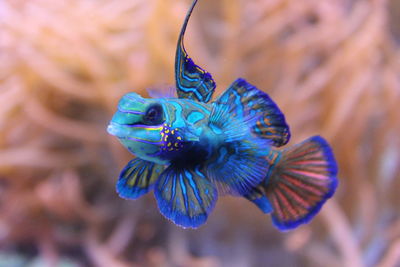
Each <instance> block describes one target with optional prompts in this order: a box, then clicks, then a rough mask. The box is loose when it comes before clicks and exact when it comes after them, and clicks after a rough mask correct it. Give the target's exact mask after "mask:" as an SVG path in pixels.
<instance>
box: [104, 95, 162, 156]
mask: <svg viewBox="0 0 400 267" xmlns="http://www.w3.org/2000/svg"><path fill="white" fill-rule="evenodd" d="M165 118H166V116H165V111H164V105H163V104H162V101H160V100H159V99H147V98H143V97H141V96H140V95H138V94H136V93H128V94H126V95H124V96H123V97H122V98H121V100H120V101H119V104H118V110H117V112H116V113H115V114H114V116H113V117H112V119H111V121H110V124H109V125H108V127H107V131H108V133H109V134H111V135H113V136H116V137H117V138H118V139H119V141H120V142H121V143H122V144H123V145H124V146H125V147H126V148H127V149H128V150H129V151H130V152H131V153H133V154H134V155H136V156H137V157H139V158H141V159H144V160H148V161H151V162H155V163H165V162H161V161H162V160H161V159H159V157H157V156H156V155H157V153H158V152H159V151H160V149H161V147H162V146H163V145H164V144H163V139H162V132H163V125H164V122H165V120H166V119H165Z"/></svg>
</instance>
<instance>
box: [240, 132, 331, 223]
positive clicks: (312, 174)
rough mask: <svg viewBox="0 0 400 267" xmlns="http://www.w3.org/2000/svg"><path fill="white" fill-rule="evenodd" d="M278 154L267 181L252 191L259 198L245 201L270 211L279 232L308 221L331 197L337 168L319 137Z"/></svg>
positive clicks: (329, 150)
mask: <svg viewBox="0 0 400 267" xmlns="http://www.w3.org/2000/svg"><path fill="white" fill-rule="evenodd" d="M279 153H280V155H279V156H278V158H276V161H275V162H276V163H275V166H274V164H273V165H271V169H270V174H269V175H267V179H268V180H267V179H266V180H265V182H263V183H262V184H261V185H259V186H258V187H257V190H255V191H256V192H257V193H258V196H256V197H255V196H253V197H251V196H247V198H249V199H250V200H251V201H253V202H254V203H255V204H256V205H258V206H259V207H260V208H261V209H262V210H263V211H264V212H271V216H272V222H273V224H274V225H275V226H276V227H277V228H278V229H280V230H290V229H293V228H296V227H297V226H299V225H300V224H304V223H307V222H309V221H310V220H311V219H312V218H313V217H314V216H315V215H316V214H317V213H318V211H319V210H320V209H321V207H322V205H323V204H324V203H325V201H326V200H327V199H328V198H330V197H331V196H332V195H333V194H334V192H335V189H336V187H337V184H338V180H337V178H336V175H337V166H336V161H335V158H334V156H333V153H332V150H331V148H330V147H329V145H328V143H327V142H326V141H325V139H323V138H322V137H320V136H314V137H311V138H309V139H307V140H305V141H303V142H301V143H300V144H297V145H295V146H292V147H290V148H288V149H285V150H283V151H282V152H279ZM260 192H262V193H263V195H261V194H260ZM257 193H254V194H257ZM264 202H268V203H264ZM265 207H267V208H265Z"/></svg>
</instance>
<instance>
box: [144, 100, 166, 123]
mask: <svg viewBox="0 0 400 267" xmlns="http://www.w3.org/2000/svg"><path fill="white" fill-rule="evenodd" d="M143 122H144V123H145V124H147V125H158V124H161V123H163V122H164V114H163V109H162V106H161V105H159V104H155V105H152V106H150V107H149V108H148V109H147V111H146V113H145V115H144V117H143Z"/></svg>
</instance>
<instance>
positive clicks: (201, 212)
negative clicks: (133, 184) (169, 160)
mask: <svg viewBox="0 0 400 267" xmlns="http://www.w3.org/2000/svg"><path fill="white" fill-rule="evenodd" d="M154 195H155V197H156V199H157V203H158V207H159V209H160V212H161V213H162V214H163V215H164V216H165V217H166V218H167V219H169V220H171V221H173V222H174V223H175V224H177V225H179V226H182V227H190V228H197V227H199V226H200V225H202V224H204V223H205V222H206V220H207V217H208V214H209V213H210V212H211V210H212V209H213V208H214V205H215V202H216V200H217V192H216V189H215V188H214V186H213V185H212V184H211V182H210V181H209V180H208V179H207V178H206V177H205V175H204V174H203V173H202V172H201V171H200V170H199V169H197V168H195V169H187V168H179V167H176V166H174V165H170V166H169V167H168V168H167V169H166V170H165V171H164V172H163V173H162V174H161V176H160V178H159V179H158V180H157V183H156V186H155V189H154Z"/></svg>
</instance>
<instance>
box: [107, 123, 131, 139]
mask: <svg viewBox="0 0 400 267" xmlns="http://www.w3.org/2000/svg"><path fill="white" fill-rule="evenodd" d="M107 132H108V133H109V134H111V135H113V136H116V137H118V138H124V137H126V135H127V133H126V129H125V130H124V129H123V126H122V125H121V124H119V123H116V122H113V121H111V122H110V124H108V126H107Z"/></svg>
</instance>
